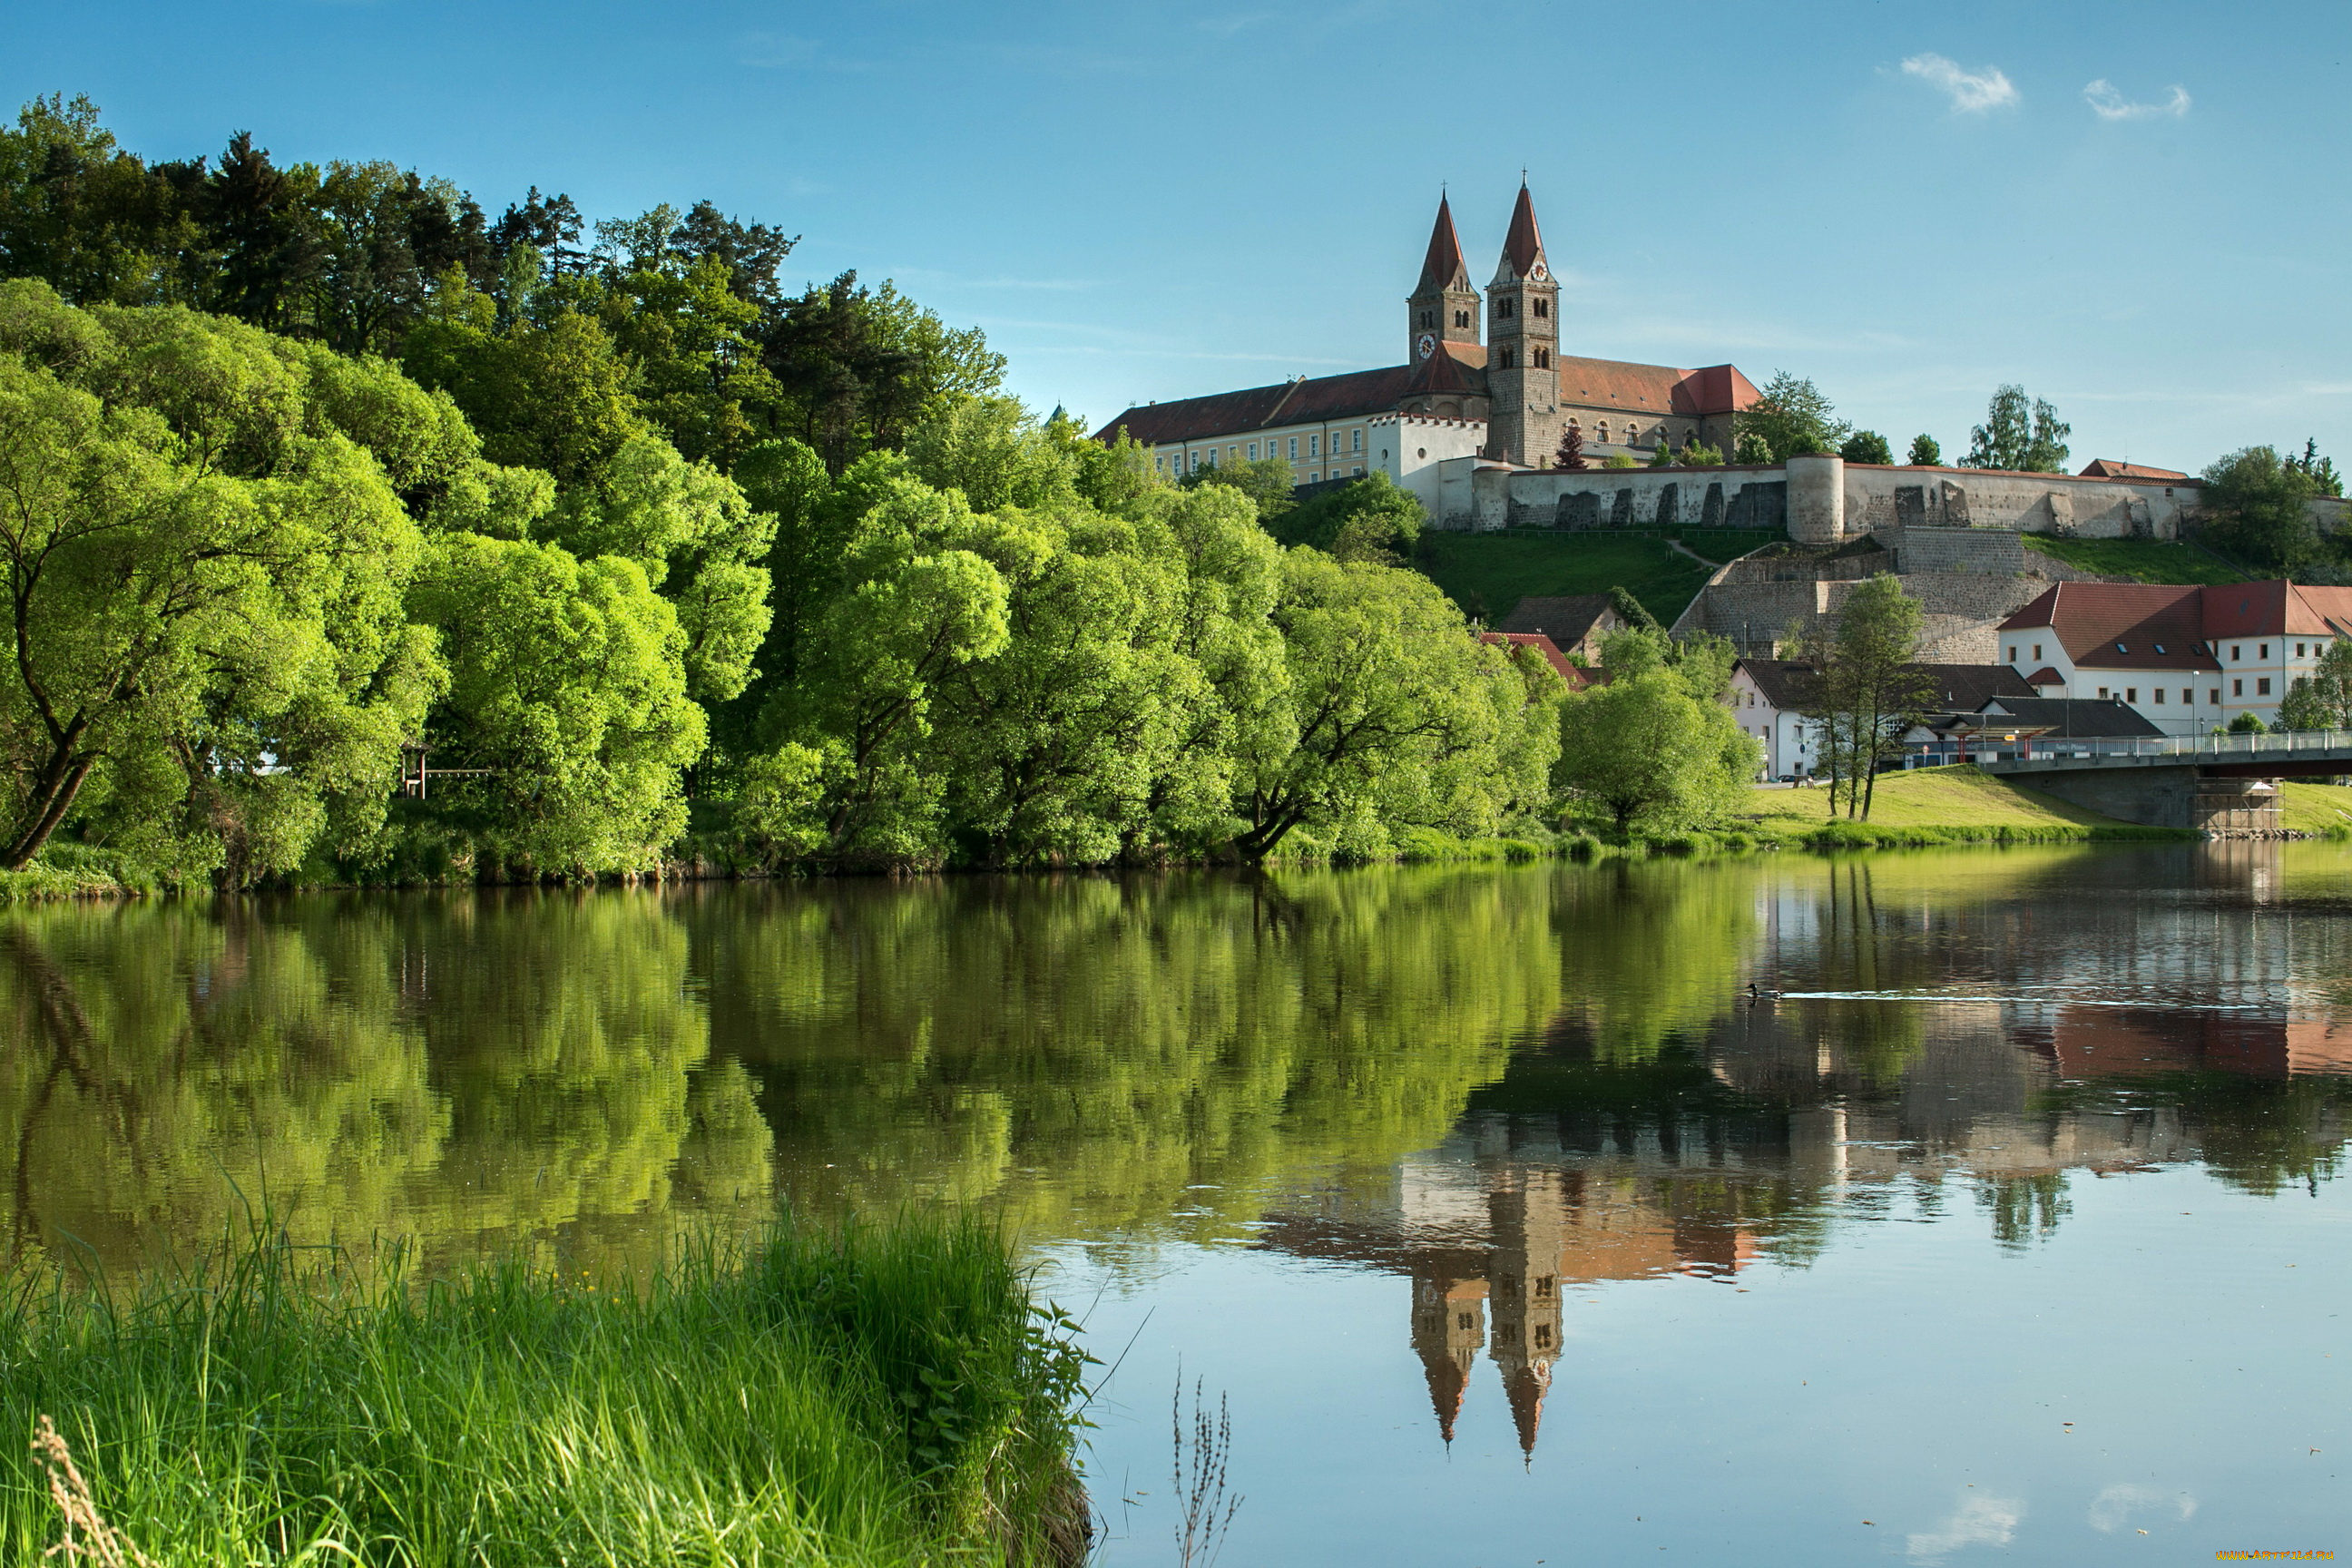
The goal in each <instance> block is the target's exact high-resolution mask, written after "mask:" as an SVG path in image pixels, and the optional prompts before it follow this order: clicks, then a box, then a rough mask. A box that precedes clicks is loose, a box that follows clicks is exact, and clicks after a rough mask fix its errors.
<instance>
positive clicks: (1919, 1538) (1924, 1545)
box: [1909, 1492, 2025, 1563]
mask: <svg viewBox="0 0 2352 1568" xmlns="http://www.w3.org/2000/svg"><path fill="white" fill-rule="evenodd" d="M2024 1517H2025V1504H2024V1503H2022V1502H2021V1501H2019V1500H2016V1499H2014V1498H1997V1497H1990V1496H1988V1495H1987V1494H1985V1493H1983V1492H1979V1493H1978V1494H1977V1495H1976V1496H1974V1497H1972V1498H1969V1500H1967V1501H1965V1502H1963V1503H1961V1504H1960V1506H1959V1507H1958V1508H1956V1509H1954V1510H1952V1517H1951V1518H1949V1519H1948V1520H1946V1521H1944V1524H1943V1528H1942V1529H1940V1530H1930V1531H1914V1532H1913V1534H1912V1536H1911V1539H1910V1542H1909V1546H1910V1551H1911V1561H1912V1562H1914V1563H1940V1562H1942V1561H1943V1560H1944V1558H1945V1556H1946V1555H1947V1554H1948V1553H1950V1552H1958V1550H1959V1549H1960V1548H1961V1547H1963V1546H2006V1545H2008V1544H2009V1542H2010V1538H2011V1536H2013V1535H2015V1534H2016V1533H2017V1521H2019V1520H2021V1519H2023V1518H2024Z"/></svg>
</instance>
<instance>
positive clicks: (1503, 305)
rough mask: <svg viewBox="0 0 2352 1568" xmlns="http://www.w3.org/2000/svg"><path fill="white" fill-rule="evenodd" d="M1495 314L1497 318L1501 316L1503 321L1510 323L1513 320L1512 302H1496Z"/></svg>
mask: <svg viewBox="0 0 2352 1568" xmlns="http://www.w3.org/2000/svg"><path fill="white" fill-rule="evenodd" d="M1495 314H1496V315H1497V316H1500V317H1501V318H1502V319H1503V320H1505V321H1509V320H1510V319H1511V314H1512V306H1511V301H1510V300H1496V301H1495Z"/></svg>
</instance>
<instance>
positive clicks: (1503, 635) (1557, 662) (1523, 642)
mask: <svg viewBox="0 0 2352 1568" xmlns="http://www.w3.org/2000/svg"><path fill="white" fill-rule="evenodd" d="M1478 640H1479V641H1480V642H1486V643H1493V644H1495V645H1496V647H1524V648H1532V649H1534V650H1535V651H1536V652H1537V653H1538V654H1541V655H1542V656H1543V660H1544V662H1545V663H1546V664H1549V665H1550V666H1551V667H1552V668H1553V669H1554V670H1556V671H1557V672H1558V673H1559V678H1560V679H1562V680H1565V681H1567V682H1568V689H1570V691H1581V690H1583V689H1585V688H1586V687H1588V686H1598V685H1601V684H1602V683H1603V682H1604V681H1605V680H1606V679H1607V677H1606V676H1603V675H1601V672H1600V671H1599V670H1594V669H1586V668H1581V667H1580V666H1578V665H1575V664H1571V663H1570V662H1569V658H1568V655H1566V654H1564V653H1562V652H1560V651H1559V645H1558V644H1557V643H1555V642H1553V641H1552V640H1551V638H1549V637H1546V636H1544V635H1543V634H1542V633H1541V632H1480V633H1479V634H1478Z"/></svg>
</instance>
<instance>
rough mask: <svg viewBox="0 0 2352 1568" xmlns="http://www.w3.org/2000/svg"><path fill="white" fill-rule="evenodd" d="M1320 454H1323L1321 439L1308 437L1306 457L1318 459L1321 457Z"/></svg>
mask: <svg viewBox="0 0 2352 1568" xmlns="http://www.w3.org/2000/svg"><path fill="white" fill-rule="evenodd" d="M1322 452H1323V437H1320V436H1309V437H1307V456H1308V457H1310V458H1315V457H1320V456H1321V455H1322Z"/></svg>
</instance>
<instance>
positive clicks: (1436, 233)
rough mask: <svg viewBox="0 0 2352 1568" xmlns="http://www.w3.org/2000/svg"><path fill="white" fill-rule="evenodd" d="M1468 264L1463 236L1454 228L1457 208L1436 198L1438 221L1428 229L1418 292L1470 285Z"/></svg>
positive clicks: (1415, 288)
mask: <svg viewBox="0 0 2352 1568" xmlns="http://www.w3.org/2000/svg"><path fill="white" fill-rule="evenodd" d="M1469 272H1470V268H1469V267H1468V266H1467V265H1466V264H1465V263H1464V261H1463V259H1462V237H1461V236H1459V235H1457V234H1455V233H1454V208H1453V206H1452V205H1451V204H1450V203H1449V202H1448V201H1447V199H1446V198H1445V197H1444V196H1442V195H1441V196H1439V197H1438V198H1437V222H1436V223H1435V224H1434V225H1433V226H1431V228H1430V231H1429V254H1428V255H1427V256H1425V257H1423V258H1422V263H1421V281H1420V282H1419V283H1417V284H1415V285H1414V286H1413V290H1412V291H1413V292H1414V293H1415V294H1443V293H1444V292H1446V291H1447V290H1448V289H1467V288H1469V287H1470V279H1469Z"/></svg>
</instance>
